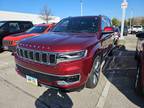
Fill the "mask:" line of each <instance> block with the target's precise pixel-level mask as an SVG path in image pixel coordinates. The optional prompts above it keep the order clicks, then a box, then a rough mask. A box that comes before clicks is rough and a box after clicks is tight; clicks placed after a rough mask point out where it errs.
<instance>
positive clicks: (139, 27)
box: [133, 26, 142, 28]
mask: <svg viewBox="0 0 144 108" xmlns="http://www.w3.org/2000/svg"><path fill="white" fill-rule="evenodd" d="M133 27H134V28H142V26H133Z"/></svg>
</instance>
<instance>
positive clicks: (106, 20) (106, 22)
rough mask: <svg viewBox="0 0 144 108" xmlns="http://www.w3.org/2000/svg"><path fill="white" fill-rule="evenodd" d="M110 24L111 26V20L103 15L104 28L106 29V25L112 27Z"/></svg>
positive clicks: (102, 24)
mask: <svg viewBox="0 0 144 108" xmlns="http://www.w3.org/2000/svg"><path fill="white" fill-rule="evenodd" d="M110 26H111V22H110V20H109V19H108V18H106V17H102V23H101V28H102V30H104V28H105V27H110Z"/></svg>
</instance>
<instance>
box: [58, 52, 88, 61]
mask: <svg viewBox="0 0 144 108" xmlns="http://www.w3.org/2000/svg"><path fill="white" fill-rule="evenodd" d="M86 55H87V50H83V51H75V52H68V53H59V54H58V56H57V62H58V63H59V62H65V61H73V60H79V59H82V58H84V57H86Z"/></svg>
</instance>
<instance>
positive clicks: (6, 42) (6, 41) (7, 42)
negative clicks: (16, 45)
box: [3, 40, 13, 46]
mask: <svg viewBox="0 0 144 108" xmlns="http://www.w3.org/2000/svg"><path fill="white" fill-rule="evenodd" d="M12 43H13V41H9V40H3V45H5V46H10V45H12Z"/></svg>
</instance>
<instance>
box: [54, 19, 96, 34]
mask: <svg viewBox="0 0 144 108" xmlns="http://www.w3.org/2000/svg"><path fill="white" fill-rule="evenodd" d="M52 31H53V32H77V33H78V32H88V33H95V32H97V31H98V18H97V17H77V18H67V19H63V20H62V21H60V23H58V24H57V25H56V26H55V27H54V28H53V29H52Z"/></svg>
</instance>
